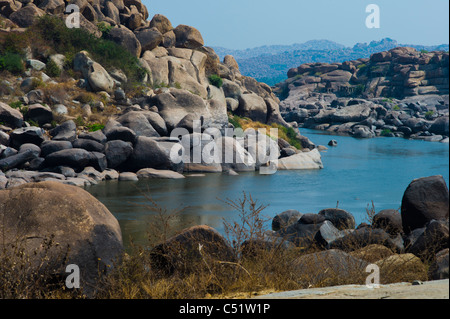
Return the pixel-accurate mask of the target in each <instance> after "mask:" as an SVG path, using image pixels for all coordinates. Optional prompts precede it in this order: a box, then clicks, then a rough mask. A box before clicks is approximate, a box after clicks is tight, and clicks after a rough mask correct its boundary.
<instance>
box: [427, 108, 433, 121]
mask: <svg viewBox="0 0 450 319" xmlns="http://www.w3.org/2000/svg"><path fill="white" fill-rule="evenodd" d="M433 115H434V111H431V110H430V111H428V112H426V113H425V118H426V119H427V120H431V119H432V118H433Z"/></svg>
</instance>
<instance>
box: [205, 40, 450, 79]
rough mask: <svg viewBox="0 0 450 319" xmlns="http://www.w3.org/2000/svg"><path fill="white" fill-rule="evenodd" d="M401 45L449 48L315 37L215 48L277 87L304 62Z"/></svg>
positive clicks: (341, 58)
mask: <svg viewBox="0 0 450 319" xmlns="http://www.w3.org/2000/svg"><path fill="white" fill-rule="evenodd" d="M399 46H408V47H413V48H415V49H417V50H424V51H448V50H449V45H448V44H441V45H436V46H424V45H415V44H399V43H398V42H397V41H396V40H393V39H390V38H385V39H382V40H380V41H372V42H370V43H368V44H367V43H357V44H356V45H354V46H353V47H346V46H344V45H342V44H339V43H336V42H333V41H329V40H311V41H307V42H305V43H299V44H292V45H270V46H261V47H257V48H252V49H246V50H229V49H226V48H221V47H214V51H215V52H216V53H217V54H218V55H219V56H220V57H221V59H223V57H224V56H225V55H228V54H230V55H232V56H234V57H235V59H236V61H237V62H238V64H239V68H240V71H241V73H242V74H244V75H246V76H251V77H253V78H255V79H256V80H258V81H260V82H264V83H266V84H268V85H271V86H273V85H275V84H277V83H280V82H282V81H284V80H286V79H287V71H288V70H289V69H290V68H294V67H297V66H299V65H301V64H304V63H312V62H325V63H333V62H344V61H350V60H355V59H359V58H369V57H370V55H371V54H373V53H376V52H382V51H387V50H390V49H393V48H395V47H399Z"/></svg>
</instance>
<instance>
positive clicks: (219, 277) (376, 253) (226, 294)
mask: <svg viewBox="0 0 450 319" xmlns="http://www.w3.org/2000/svg"><path fill="white" fill-rule="evenodd" d="M147 199H148V204H145V205H146V206H147V207H148V209H149V210H150V211H153V212H154V220H153V221H152V223H150V225H149V226H150V228H149V232H148V234H149V244H148V245H147V246H140V245H135V244H132V245H131V248H130V249H129V251H128V252H127V253H126V254H125V256H124V258H122V261H121V262H120V263H118V264H116V265H114V267H113V269H112V271H111V272H110V273H109V275H108V276H104V277H103V279H102V280H101V282H99V284H98V286H97V290H96V293H95V294H94V295H92V297H93V298H99V299H115V298H120V299H143V298H146V299H147V298H152V299H193V298H194V299H201V298H250V297H252V296H255V295H258V294H263V293H267V292H276V291H287V290H296V289H304V288H311V287H324V286H330V285H343V284H365V278H366V277H367V275H368V273H366V272H365V270H364V268H365V265H367V263H369V262H371V263H373V262H376V263H377V264H378V265H379V266H380V270H381V281H382V282H381V283H382V284H384V283H394V282H400V281H404V280H407V281H412V280H415V279H419V280H426V279H427V278H426V276H427V275H426V274H427V267H428V266H427V265H424V264H423V263H422V262H421V261H420V260H419V259H418V258H417V257H415V256H414V255H411V254H402V255H397V254H394V253H393V252H392V251H391V250H389V249H388V248H386V247H383V246H378V247H375V245H370V246H365V247H364V246H363V245H361V246H359V247H358V246H357V245H356V244H355V243H353V244H352V245H354V247H349V249H348V251H351V253H350V254H348V255H338V258H335V257H333V256H334V255H333V254H334V253H333V252H332V251H330V250H328V251H327V250H321V249H320V248H319V247H309V249H307V250H305V249H300V248H298V247H286V246H285V245H283V241H282V240H280V239H279V238H275V237H270V236H268V235H267V234H268V232H267V229H266V225H267V223H266V221H267V219H266V218H264V216H263V212H264V209H265V207H266V206H265V205H260V204H258V203H257V201H255V200H254V199H253V198H252V197H251V196H250V195H246V194H245V193H244V195H243V198H241V199H237V200H229V199H227V200H225V201H224V202H225V203H226V204H227V205H230V206H231V207H233V208H234V209H235V210H236V211H237V212H238V213H239V218H238V220H235V221H227V220H224V228H225V236H224V237H223V238H224V240H225V241H226V243H227V244H228V245H229V248H230V249H231V250H232V251H233V252H234V254H235V256H236V258H235V259H233V260H230V259H228V260H221V259H217V258H211V255H210V253H209V252H208V250H206V249H202V247H203V246H205V247H206V246H207V245H208V244H209V243H203V245H201V246H202V247H198V248H196V246H195V245H196V244H194V245H193V248H192V247H191V249H193V252H194V253H195V255H196V256H197V257H196V258H197V259H195V258H192V259H190V260H189V259H188V258H187V259H183V258H184V257H183V258H180V259H178V260H177V264H178V266H180V263H186V265H185V266H186V269H189V271H175V272H172V273H170V274H168V273H165V272H161V270H160V269H156V268H155V264H154V260H152V258H151V255H152V254H151V251H152V248H153V247H155V246H156V245H158V244H162V243H166V242H167V241H168V240H170V238H172V237H173V236H174V235H176V234H179V233H180V232H181V231H182V229H175V228H173V225H178V223H177V222H176V221H178V220H179V219H180V214H182V211H183V210H182V209H178V210H174V211H168V210H167V209H165V208H161V207H160V206H159V205H158V204H157V203H155V202H154V201H153V200H152V199H151V198H149V197H147ZM46 244H47V245H50V246H51V245H52V244H53V243H52V242H51V241H48V242H47V243H46ZM215 244H216V242H214V243H212V245H215ZM186 247H187V246H186ZM186 247H184V246H183V247H179V249H181V250H180V251H178V252H177V253H180V254H183V253H185V252H184V251H182V249H185V248H186ZM11 248H12V250H11ZM11 251H12V252H13V253H12V254H13V255H15V256H17V257H19V258H15V259H11ZM314 253H316V254H314ZM180 256H181V255H180ZM189 256H191V257H192V256H194V255H189ZM330 256H331V257H332V258H330ZM342 256H344V257H342ZM356 258H357V259H356ZM0 261H1V262H0V297H4V298H74V297H75V298H84V297H86V296H84V295H83V294H82V291H71V290H68V289H66V288H65V287H63V285H61V284H60V283H59V285H55V283H54V278H53V277H52V276H50V275H49V273H46V272H45V269H44V272H43V271H42V265H40V266H39V265H38V266H35V265H31V264H30V263H29V258H27V256H26V254H24V250H23V249H22V250H21V249H20V247H19V246H14V247H6V246H4V247H3V250H2V251H1V255H0ZM361 261H364V262H361ZM181 267H183V265H181ZM36 276H37V277H36ZM39 276H41V277H39ZM36 278H39V280H36ZM50 279H53V281H52V280H50Z"/></svg>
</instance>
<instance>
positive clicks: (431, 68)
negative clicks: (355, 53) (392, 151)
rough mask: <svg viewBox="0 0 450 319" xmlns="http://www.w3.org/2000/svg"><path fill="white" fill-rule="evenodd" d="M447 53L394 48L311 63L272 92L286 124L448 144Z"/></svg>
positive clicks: (354, 134) (361, 136)
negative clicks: (354, 57) (352, 58)
mask: <svg viewBox="0 0 450 319" xmlns="http://www.w3.org/2000/svg"><path fill="white" fill-rule="evenodd" d="M448 59H449V55H448V53H445V52H441V51H436V52H429V53H422V52H418V51H416V50H415V49H411V48H403V47H400V48H395V49H392V50H390V51H385V52H380V53H375V54H373V55H372V56H371V58H370V59H358V60H355V61H347V62H343V63H331V64H329V63H308V64H303V65H301V66H299V67H298V68H295V69H291V70H290V71H289V73H288V76H289V79H288V80H286V81H285V82H283V83H280V84H278V85H277V87H276V88H275V89H274V92H276V93H277V94H278V95H284V97H285V99H284V100H283V101H281V103H280V111H281V113H282V116H283V118H284V119H285V120H286V121H287V122H295V123H293V124H294V125H299V126H301V127H305V128H313V129H319V130H326V131H329V132H332V133H337V134H350V135H352V136H354V137H358V138H370V137H375V136H387V137H393V136H396V137H409V138H414V139H422V140H425V141H444V142H448V136H449V130H448V127H449V126H448V123H449V120H448V109H449V100H448V89H449V82H448V70H449V69H448V68H449V67H448V63H449V62H448V61H449V60H448Z"/></svg>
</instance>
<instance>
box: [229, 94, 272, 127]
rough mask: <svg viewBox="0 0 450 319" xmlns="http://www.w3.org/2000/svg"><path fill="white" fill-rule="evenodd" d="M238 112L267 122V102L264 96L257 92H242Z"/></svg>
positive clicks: (240, 114) (254, 119) (243, 115)
mask: <svg viewBox="0 0 450 319" xmlns="http://www.w3.org/2000/svg"><path fill="white" fill-rule="evenodd" d="M236 113H237V114H238V115H239V116H242V117H248V118H250V119H251V120H253V121H257V122H261V123H266V121H267V104H266V102H265V101H264V99H263V98H262V97H260V96H258V95H257V94H255V93H249V94H242V95H241V96H240V98H239V107H238V109H237V111H236Z"/></svg>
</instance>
